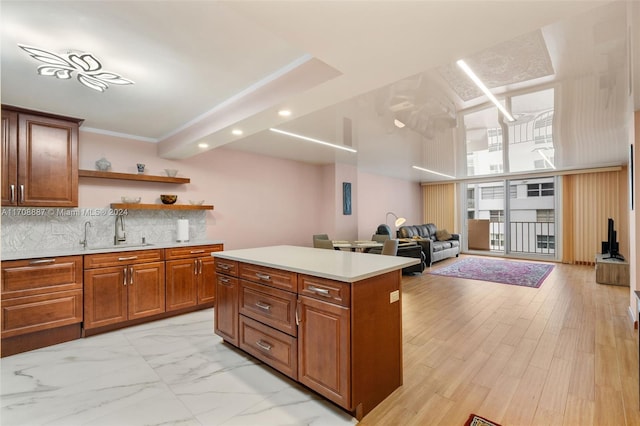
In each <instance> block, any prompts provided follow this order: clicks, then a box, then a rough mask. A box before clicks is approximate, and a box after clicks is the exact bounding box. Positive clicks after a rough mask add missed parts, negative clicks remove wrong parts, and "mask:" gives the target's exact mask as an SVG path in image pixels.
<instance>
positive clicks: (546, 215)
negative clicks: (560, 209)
mask: <svg viewBox="0 0 640 426" xmlns="http://www.w3.org/2000/svg"><path fill="white" fill-rule="evenodd" d="M555 220H556V215H555V211H554V210H551V209H540V210H536V222H555Z"/></svg>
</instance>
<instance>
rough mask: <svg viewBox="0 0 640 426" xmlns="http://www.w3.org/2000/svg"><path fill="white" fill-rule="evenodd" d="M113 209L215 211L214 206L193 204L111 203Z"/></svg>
mask: <svg viewBox="0 0 640 426" xmlns="http://www.w3.org/2000/svg"><path fill="white" fill-rule="evenodd" d="M111 208H112V209H131V210H213V206H212V205H206V204H204V205H200V206H195V205H192V204H127V203H111Z"/></svg>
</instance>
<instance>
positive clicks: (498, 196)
mask: <svg viewBox="0 0 640 426" xmlns="http://www.w3.org/2000/svg"><path fill="white" fill-rule="evenodd" d="M480 189H481V192H480V194H481V195H482V199H483V200H502V199H503V198H504V187H503V186H484V187H482V188H480Z"/></svg>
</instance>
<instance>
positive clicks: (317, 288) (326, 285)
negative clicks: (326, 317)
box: [298, 275, 351, 306]
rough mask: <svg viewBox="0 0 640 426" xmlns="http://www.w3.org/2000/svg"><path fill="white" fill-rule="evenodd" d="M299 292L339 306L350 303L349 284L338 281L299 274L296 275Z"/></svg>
mask: <svg viewBox="0 0 640 426" xmlns="http://www.w3.org/2000/svg"><path fill="white" fill-rule="evenodd" d="M298 287H299V288H300V294H302V295H305V296H309V297H313V298H315V299H320V300H324V301H327V302H330V303H336V304H338V305H341V306H349V305H350V303H351V285H349V284H348V283H343V282H340V281H334V280H328V279H324V278H318V277H312V276H309V275H300V276H299V277H298Z"/></svg>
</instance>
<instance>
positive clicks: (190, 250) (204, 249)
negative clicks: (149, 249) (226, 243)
mask: <svg viewBox="0 0 640 426" xmlns="http://www.w3.org/2000/svg"><path fill="white" fill-rule="evenodd" d="M215 251H222V244H212V245H208V246H189V247H173V248H167V249H164V258H165V260H173V259H187V258H190V257H201V256H211V253H212V252H215Z"/></svg>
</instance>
